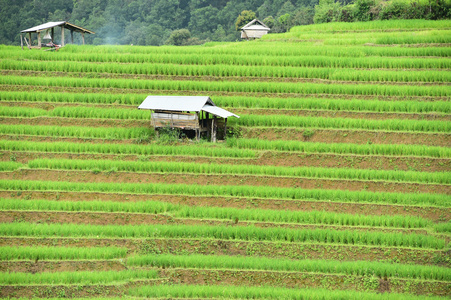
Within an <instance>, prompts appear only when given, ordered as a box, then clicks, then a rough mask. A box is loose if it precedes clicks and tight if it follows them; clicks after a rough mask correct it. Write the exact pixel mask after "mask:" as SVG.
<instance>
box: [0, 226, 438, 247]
mask: <svg viewBox="0 0 451 300" xmlns="http://www.w3.org/2000/svg"><path fill="white" fill-rule="evenodd" d="M0 234H2V235H4V236H38V237H39V236H59V237H93V236H95V237H103V238H207V239H208V238H211V239H226V240H246V241H281V242H282V241H283V242H294V243H326V244H337V243H339V244H352V245H369V246H376V245H378V246H385V247H412V248H420V249H444V248H445V247H446V243H447V242H446V240H445V239H440V238H437V237H435V236H430V235H421V234H400V233H382V232H359V231H347V232H346V231H336V230H328V229H326V230H324V229H315V230H308V229H302V230H293V229H287V228H258V227H242V226H235V227H227V226H200V225H197V226H189V225H173V226H172V225H151V226H149V225H78V224H63V225H60V224H33V223H25V222H24V223H0Z"/></svg>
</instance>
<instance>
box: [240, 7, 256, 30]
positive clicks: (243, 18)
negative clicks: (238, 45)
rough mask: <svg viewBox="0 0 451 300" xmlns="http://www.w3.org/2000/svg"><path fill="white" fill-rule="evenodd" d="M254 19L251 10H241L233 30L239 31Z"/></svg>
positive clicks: (254, 16)
mask: <svg viewBox="0 0 451 300" xmlns="http://www.w3.org/2000/svg"><path fill="white" fill-rule="evenodd" d="M255 18H256V15H255V13H254V12H253V11H252V10H243V11H242V12H241V14H240V15H239V16H238V18H237V19H236V22H235V29H236V30H237V31H240V30H241V27H243V26H244V25H246V24H247V23H249V22H250V21H252V20H253V19H255Z"/></svg>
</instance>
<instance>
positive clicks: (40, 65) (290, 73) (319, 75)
mask: <svg viewBox="0 0 451 300" xmlns="http://www.w3.org/2000/svg"><path fill="white" fill-rule="evenodd" d="M0 69H3V70H28V71H40V72H43V71H45V72H82V73H88V74H86V75H89V73H110V74H134V75H166V76H196V77H197V76H215V77H242V80H244V81H249V78H250V77H255V78H261V77H263V78H265V79H266V78H268V77H269V78H299V79H301V78H303V79H325V80H333V81H354V82H359V81H363V82H365V81H372V82H429V83H434V84H435V83H448V82H450V81H451V75H449V72H446V71H437V70H433V71H431V70H423V71H405V70H401V71H399V70H395V71H387V70H378V69H374V70H371V72H368V70H358V69H343V68H340V69H336V68H323V67H318V68H309V67H292V68H287V67H278V66H254V67H252V68H249V67H248V66H235V65H213V66H212V65H179V64H158V63H138V64H119V63H101V64H99V63H87V62H51V63H49V62H41V61H33V62H19V61H14V60H2V61H1V62H0Z"/></svg>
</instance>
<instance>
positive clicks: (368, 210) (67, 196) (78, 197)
mask: <svg viewBox="0 0 451 300" xmlns="http://www.w3.org/2000/svg"><path fill="white" fill-rule="evenodd" d="M0 197H2V198H13V199H23V200H27V199H47V200H64V201H117V202H135V201H152V200H153V201H163V202H169V203H173V204H182V205H189V206H200V207H234V208H246V209H252V208H259V209H275V210H289V211H327V212H336V213H349V214H362V215H377V216H384V215H389V216H395V215H402V216H417V217H422V218H425V219H429V220H431V221H433V222H449V221H450V220H451V208H445V207H431V206H428V207H423V206H404V205H388V204H361V203H343V202H342V203H340V202H329V201H304V200H277V199H258V198H238V197H208V196H184V195H146V194H126V193H92V192H52V191H42V192H41V191H0Z"/></svg>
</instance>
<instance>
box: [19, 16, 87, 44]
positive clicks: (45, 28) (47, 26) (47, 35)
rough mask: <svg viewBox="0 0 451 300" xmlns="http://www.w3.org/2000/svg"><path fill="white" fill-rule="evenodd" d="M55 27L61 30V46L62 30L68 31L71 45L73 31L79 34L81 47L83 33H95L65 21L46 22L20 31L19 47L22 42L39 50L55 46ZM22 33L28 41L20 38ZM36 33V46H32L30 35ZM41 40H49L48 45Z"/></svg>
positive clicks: (83, 38) (83, 39)
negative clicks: (42, 34)
mask: <svg viewBox="0 0 451 300" xmlns="http://www.w3.org/2000/svg"><path fill="white" fill-rule="evenodd" d="M55 27H60V28H61V46H64V29H69V30H70V40H71V43H72V44H73V43H74V31H75V32H80V33H81V39H82V41H83V45H84V44H85V33H90V34H95V32H93V31H90V30H88V29H85V28H82V27H80V26H77V25H74V24H71V23H69V22H66V21H60V22H48V23H44V24H41V25H38V26H35V27H31V28H28V29H25V30H22V31H21V32H20V33H21V34H20V45H21V46H22V49H23V41H25V43H26V44H27V46H28V48H29V49H31V48H32V47H33V48H41V47H42V46H44V47H45V46H49V47H50V46H52V45H53V46H56V44H55ZM22 33H25V35H26V34H27V33H28V40H27V38H26V36H25V37H23V36H22ZM32 33H36V34H37V35H38V39H37V40H38V41H37V46H33V45H32V42H31V34H32ZM41 33H44V36H41ZM42 40H50V42H49V43H42Z"/></svg>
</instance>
